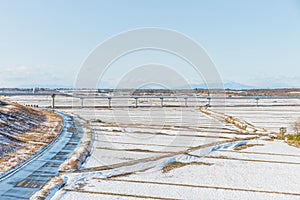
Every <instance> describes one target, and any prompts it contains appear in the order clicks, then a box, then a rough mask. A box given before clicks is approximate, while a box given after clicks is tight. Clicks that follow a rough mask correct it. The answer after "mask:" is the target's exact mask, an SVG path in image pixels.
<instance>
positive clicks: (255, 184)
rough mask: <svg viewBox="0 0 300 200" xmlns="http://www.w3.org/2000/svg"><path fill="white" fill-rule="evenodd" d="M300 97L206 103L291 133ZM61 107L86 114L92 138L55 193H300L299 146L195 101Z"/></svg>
mask: <svg viewBox="0 0 300 200" xmlns="http://www.w3.org/2000/svg"><path fill="white" fill-rule="evenodd" d="M299 101H300V100H298V99H276V100H274V99H267V100H260V101H259V106H258V107H256V106H252V107H249V105H252V104H253V105H256V102H255V100H253V99H251V100H249V99H248V100H247V99H242V100H236V99H233V100H228V101H226V105H227V107H214V106H213V107H211V108H210V109H211V110H212V111H216V112H218V113H226V114H227V115H231V116H234V117H237V118H239V119H242V120H245V121H247V122H249V123H251V124H252V125H253V126H255V127H258V128H265V129H267V130H270V131H273V132H278V131H279V128H280V127H287V128H288V132H291V131H292V128H291V124H292V123H293V122H294V121H295V120H296V119H298V118H299V117H300V112H299V111H300V107H299V106H298V105H299ZM40 102H43V101H40ZM45 102H46V101H45ZM24 103H26V101H24ZM47 103H49V102H47ZM60 103H61V104H64V103H66V102H63V101H61V102H60ZM214 104H215V105H216V104H218V105H221V104H222V102H221V103H220V102H212V105H214ZM270 105H273V106H270ZM62 111H65V112H69V113H74V114H76V115H79V116H80V117H82V118H84V119H86V120H88V121H89V124H90V126H91V127H92V128H93V129H94V141H93V147H92V152H91V155H90V157H89V158H88V159H87V161H86V163H85V164H84V165H83V167H82V169H81V170H79V171H74V172H67V173H63V174H62V175H63V176H64V177H65V178H66V179H67V183H66V185H65V186H64V187H63V188H62V189H60V190H59V191H58V192H57V193H56V194H55V196H54V197H52V199H74V200H75V199H237V198H239V199H300V192H299V188H300V187H299V180H300V174H299V173H297V172H298V171H299V169H300V149H299V148H296V147H292V146H289V145H287V144H286V143H285V142H284V141H279V140H270V139H268V138H269V137H267V136H266V135H267V134H262V135H263V136H262V135H260V134H261V133H259V134H258V133H257V134H255V133H250V134H249V133H248V134H247V133H246V132H245V131H241V130H240V129H239V128H238V127H236V126H234V125H233V124H230V123H226V122H225V121H222V120H220V119H216V118H214V116H210V115H206V114H204V113H202V112H200V111H199V110H198V109H197V108H196V107H176V108H175V107H174V108H172V107H165V108H159V107H149V108H125V107H124V108H120V107H119V108H112V109H105V108H101V109H100V108H97V109H91V108H82V109H81V108H74V109H64V110H62Z"/></svg>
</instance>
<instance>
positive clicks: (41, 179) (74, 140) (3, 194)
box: [0, 113, 83, 200]
mask: <svg viewBox="0 0 300 200" xmlns="http://www.w3.org/2000/svg"><path fill="white" fill-rule="evenodd" d="M58 114H59V115H61V116H62V117H63V128H62V131H61V132H60V134H59V135H58V136H57V137H56V139H54V141H53V142H52V143H50V144H49V145H48V146H47V147H45V148H44V149H42V150H41V151H40V152H39V153H37V154H35V155H34V156H33V157H32V158H30V159H29V160H28V161H27V162H26V163H25V164H23V165H22V166H20V167H19V168H17V169H14V170H13V171H11V172H9V173H7V174H5V175H4V176H0V199H1V200H12V199H14V200H15V199H29V198H30V197H31V196H32V195H33V194H34V193H35V192H37V191H38V190H39V189H40V188H41V187H42V186H43V185H44V184H45V183H46V182H47V181H48V180H50V179H51V178H52V177H55V176H57V175H58V168H59V166H60V165H61V164H62V163H63V162H64V161H65V160H66V159H67V158H68V157H69V155H70V154H71V153H72V152H73V150H74V149H75V148H76V147H77V145H78V144H79V142H80V140H81V137H82V134H83V127H82V124H81V123H80V121H79V119H77V118H74V117H72V116H70V115H65V114H62V113H58Z"/></svg>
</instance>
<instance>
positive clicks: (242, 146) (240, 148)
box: [234, 144, 264, 151]
mask: <svg viewBox="0 0 300 200" xmlns="http://www.w3.org/2000/svg"><path fill="white" fill-rule="evenodd" d="M254 146H264V145H263V144H245V145H241V146H238V147H236V148H234V150H239V151H240V150H244V149H247V148H249V147H254Z"/></svg>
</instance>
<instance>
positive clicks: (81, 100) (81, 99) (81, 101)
mask: <svg viewBox="0 0 300 200" xmlns="http://www.w3.org/2000/svg"><path fill="white" fill-rule="evenodd" d="M83 100H84V98H80V104H81V108H83Z"/></svg>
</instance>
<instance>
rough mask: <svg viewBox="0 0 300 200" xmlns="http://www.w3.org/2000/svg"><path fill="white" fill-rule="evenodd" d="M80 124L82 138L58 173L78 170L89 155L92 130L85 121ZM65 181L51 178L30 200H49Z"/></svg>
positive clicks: (59, 178)
mask: <svg viewBox="0 0 300 200" xmlns="http://www.w3.org/2000/svg"><path fill="white" fill-rule="evenodd" d="M80 122H81V123H82V124H83V136H82V138H81V142H80V144H79V145H78V146H77V147H76V148H75V150H74V151H73V153H72V154H71V155H70V156H69V158H68V159H67V160H66V161H65V162H64V163H63V164H61V165H60V167H59V171H60V172H66V171H74V170H77V169H79V168H80V167H81V165H82V164H83V163H84V161H85V160H86V158H87V157H88V156H89V154H90V151H91V147H92V142H93V130H92V129H91V128H90V127H89V125H88V123H87V122H86V121H85V120H83V119H81V120H80ZM67 180H68V178H67V176H64V175H58V176H57V177H54V178H52V179H51V180H49V181H48V182H47V183H46V184H45V185H44V186H43V187H42V188H41V189H40V190H39V191H38V192H36V193H35V194H34V195H32V197H31V198H30V199H31V200H37V199H50V198H51V197H52V196H53V195H54V194H55V193H56V192H57V191H58V190H59V189H60V188H62V187H63V186H64V185H65V184H66V182H67Z"/></svg>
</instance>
